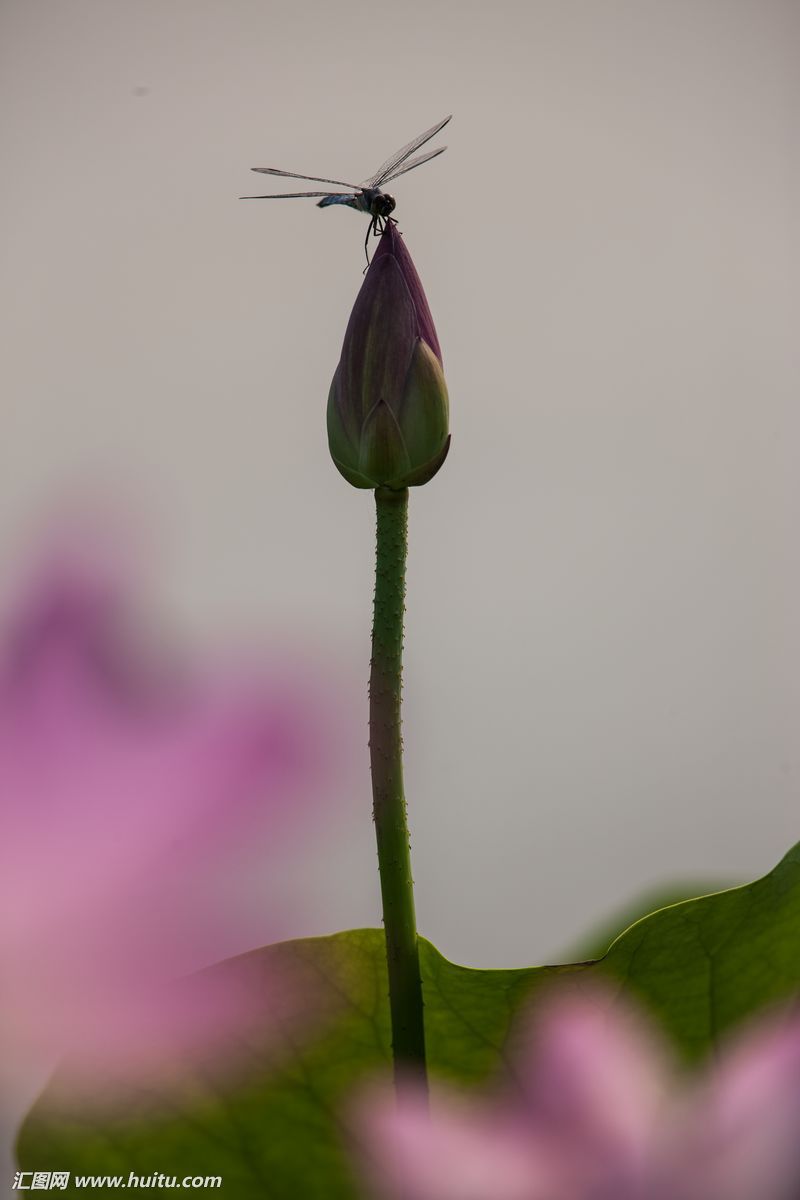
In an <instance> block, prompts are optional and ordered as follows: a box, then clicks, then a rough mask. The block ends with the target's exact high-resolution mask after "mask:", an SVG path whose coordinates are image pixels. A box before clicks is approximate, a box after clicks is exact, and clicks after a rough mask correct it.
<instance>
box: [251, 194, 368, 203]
mask: <svg viewBox="0 0 800 1200" xmlns="http://www.w3.org/2000/svg"><path fill="white" fill-rule="evenodd" d="M347 194H348V193H347V192H274V193H273V194H272V195H269V196H240V197H239V199H240V200H297V199H298V198H299V197H301V196H347ZM341 203H342V201H341V200H332V201H331V204H341Z"/></svg>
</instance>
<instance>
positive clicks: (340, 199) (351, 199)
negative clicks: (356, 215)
mask: <svg viewBox="0 0 800 1200" xmlns="http://www.w3.org/2000/svg"><path fill="white" fill-rule="evenodd" d="M330 204H346V205H347V207H348V208H355V209H356V210H357V211H358V212H368V211H369V209H367V208H365V207H364V202H363V200H362V198H361V196H341V195H336V194H334V193H331V195H330V196H323V197H322V199H321V200H318V201H317V208H327V207H328V206H329V205H330Z"/></svg>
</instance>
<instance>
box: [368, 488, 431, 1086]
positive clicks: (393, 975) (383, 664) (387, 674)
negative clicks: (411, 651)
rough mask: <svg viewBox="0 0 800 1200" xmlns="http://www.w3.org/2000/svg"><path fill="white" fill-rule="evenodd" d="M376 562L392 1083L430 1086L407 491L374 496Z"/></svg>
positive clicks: (375, 721)
mask: <svg viewBox="0 0 800 1200" xmlns="http://www.w3.org/2000/svg"><path fill="white" fill-rule="evenodd" d="M375 507H376V512H377V554H376V562H375V609H374V619H373V625H372V660H371V664H370V668H371V669H370V678H369V747H370V767H371V770H372V798H373V812H374V816H375V834H376V837H377V841H378V867H379V870H380V876H381V897H382V901H383V924H384V930H385V933H386V956H387V961H388V966H389V1006H390V1010H391V1018H392V1050H393V1055H394V1068H395V1079H398V1078H400V1077H402V1078H407V1077H408V1076H409V1074H416V1075H417V1076H418V1077H419V1078H421V1079H422V1081H423V1082H424V1081H425V1026H424V1022H423V1012H422V1008H423V1002H422V981H421V978H420V969H419V946H418V943H417V923H416V917H415V913H414V883H413V880H412V878H411V852H410V846H409V835H408V822H407V819H406V801H405V795H404V792H403V742H402V736H401V728H400V727H401V720H400V706H401V695H400V693H401V686H402V682H401V681H402V669H403V611H404V600H405V572H406V550H407V526H408V488H403V489H402V490H398V491H393V490H391V489H390V488H377V489H376V491H375Z"/></svg>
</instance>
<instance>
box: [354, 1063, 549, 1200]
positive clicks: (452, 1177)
mask: <svg viewBox="0 0 800 1200" xmlns="http://www.w3.org/2000/svg"><path fill="white" fill-rule="evenodd" d="M434 1111H435V1116H434V1117H431V1114H430V1111H429V1106H428V1103H427V1100H426V1099H425V1098H424V1097H421V1096H420V1095H419V1094H418V1093H417V1092H415V1090H414V1089H413V1086H409V1089H408V1091H407V1092H406V1094H405V1095H403V1096H402V1097H401V1099H400V1101H399V1103H398V1102H397V1101H396V1100H395V1097H394V1096H393V1094H392V1093H390V1092H389V1091H387V1090H384V1089H376V1090H375V1091H374V1092H373V1093H367V1095H366V1096H365V1097H364V1098H363V1099H362V1101H361V1103H360V1104H359V1105H358V1107H357V1109H356V1112H355V1116H354V1120H355V1124H356V1125H357V1127H358V1129H359V1133H360V1137H361V1138H363V1139H365V1141H366V1150H365V1152H364V1154H363V1156H362V1162H363V1170H364V1174H365V1176H366V1177H367V1178H368V1179H369V1181H370V1189H371V1194H373V1195H375V1196H378V1197H384V1196H386V1197H389V1198H394V1197H396V1196H399V1195H403V1196H408V1197H409V1198H412V1197H418V1196H420V1197H421V1196H424V1197H425V1200H483V1198H484V1197H491V1200H549V1197H550V1195H551V1191H552V1188H553V1186H554V1176H553V1175H552V1173H551V1170H550V1166H549V1163H548V1153H547V1148H546V1147H545V1146H543V1145H540V1146H538V1147H537V1146H536V1144H535V1142H534V1140H533V1139H532V1138H530V1137H528V1136H525V1135H524V1133H523V1131H522V1130H521V1129H519V1128H518V1127H517V1126H516V1125H515V1122H514V1121H513V1120H506V1119H505V1115H504V1114H503V1112H502V1111H501V1110H500V1109H498V1110H497V1111H494V1110H492V1109H486V1108H479V1107H478V1106H469V1105H468V1104H466V1103H465V1102H464V1101H463V1100H462V1099H461V1098H460V1097H458V1096H457V1095H455V1094H452V1093H448V1092H443V1093H441V1094H437V1096H436V1099H435V1102H434ZM370 1146H376V1147H377V1148H378V1152H379V1153H378V1157H377V1159H376V1160H374V1161H372V1160H371V1159H370V1156H369V1147H370ZM537 1151H538V1152H537Z"/></svg>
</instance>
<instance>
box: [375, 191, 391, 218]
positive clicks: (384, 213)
mask: <svg viewBox="0 0 800 1200" xmlns="http://www.w3.org/2000/svg"><path fill="white" fill-rule="evenodd" d="M378 207H379V210H380V211H379V212H378V216H379V217H388V216H389V213H390V212H394V208H395V198H394V196H390V195H389V194H388V193H387V192H384V193H383V194H382V195H381V196H380V197H379V198H378Z"/></svg>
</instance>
